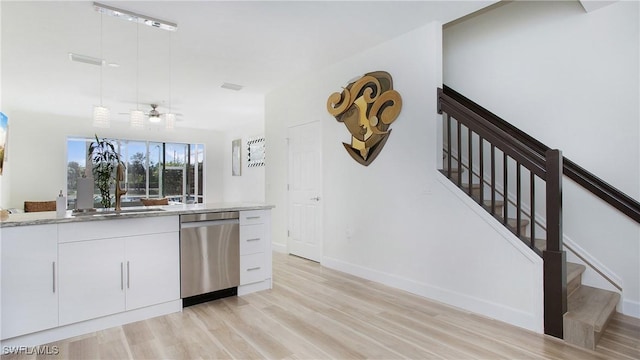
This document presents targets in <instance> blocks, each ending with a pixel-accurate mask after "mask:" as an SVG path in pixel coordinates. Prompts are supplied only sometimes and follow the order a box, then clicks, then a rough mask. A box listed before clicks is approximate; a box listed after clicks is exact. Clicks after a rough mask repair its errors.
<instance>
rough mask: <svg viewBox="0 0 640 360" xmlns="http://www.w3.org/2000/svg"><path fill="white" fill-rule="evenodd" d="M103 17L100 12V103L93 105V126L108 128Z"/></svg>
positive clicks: (109, 115)
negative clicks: (103, 103) (104, 102)
mask: <svg viewBox="0 0 640 360" xmlns="http://www.w3.org/2000/svg"><path fill="white" fill-rule="evenodd" d="M102 17H103V15H102V14H100V105H96V106H94V107H93V126H95V127H101V128H108V127H109V126H110V123H111V119H110V117H111V112H110V111H109V109H108V108H106V107H104V106H103V105H102V72H103V68H104V60H103V57H102V33H103V29H102V27H103V25H102Z"/></svg>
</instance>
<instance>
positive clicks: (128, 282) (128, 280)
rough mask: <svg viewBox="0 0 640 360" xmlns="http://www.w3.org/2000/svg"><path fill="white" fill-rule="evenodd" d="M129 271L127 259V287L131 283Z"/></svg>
mask: <svg viewBox="0 0 640 360" xmlns="http://www.w3.org/2000/svg"><path fill="white" fill-rule="evenodd" d="M130 273H131V272H130V271H129V262H128V261H127V289H128V288H129V286H130V285H131V279H130V276H129V274H130Z"/></svg>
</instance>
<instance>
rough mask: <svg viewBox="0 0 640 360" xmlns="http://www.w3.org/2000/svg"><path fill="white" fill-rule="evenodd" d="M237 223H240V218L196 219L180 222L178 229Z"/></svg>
mask: <svg viewBox="0 0 640 360" xmlns="http://www.w3.org/2000/svg"><path fill="white" fill-rule="evenodd" d="M239 223H240V220H238V219H229V220H211V221H196V222H187V223H182V224H180V229H189V228H199V227H209V226H219V225H227V224H239Z"/></svg>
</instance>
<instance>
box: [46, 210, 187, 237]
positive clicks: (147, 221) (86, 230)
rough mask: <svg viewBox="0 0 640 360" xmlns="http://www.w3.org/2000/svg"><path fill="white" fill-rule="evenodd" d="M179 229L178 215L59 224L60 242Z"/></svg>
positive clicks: (175, 230) (158, 232)
mask: <svg viewBox="0 0 640 360" xmlns="http://www.w3.org/2000/svg"><path fill="white" fill-rule="evenodd" d="M179 230H180V222H179V220H178V216H157V217H138V218H131V219H107V220H100V221H84V222H71V223H66V224H60V225H59V226H58V243H67V242H74V241H83V240H96V239H107V238H117V237H125V236H134V235H145V234H160V233H165V232H177V231H179Z"/></svg>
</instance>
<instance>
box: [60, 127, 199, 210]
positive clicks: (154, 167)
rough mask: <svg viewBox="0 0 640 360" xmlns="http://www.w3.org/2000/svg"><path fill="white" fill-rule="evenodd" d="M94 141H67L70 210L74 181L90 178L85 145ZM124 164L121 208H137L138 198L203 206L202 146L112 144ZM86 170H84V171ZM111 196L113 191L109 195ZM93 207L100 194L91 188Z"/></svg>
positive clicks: (78, 139) (158, 143) (74, 189)
mask: <svg viewBox="0 0 640 360" xmlns="http://www.w3.org/2000/svg"><path fill="white" fill-rule="evenodd" d="M92 141H94V139H85V138H68V139H67V199H68V204H67V206H68V208H70V209H74V208H75V203H76V198H77V189H78V180H77V179H78V178H80V177H82V175H83V174H85V173H86V174H87V175H89V176H91V161H90V160H88V159H87V151H88V149H89V144H91V142H92ZM112 143H113V144H114V146H115V147H116V150H117V151H118V153H119V154H120V158H121V159H122V161H123V162H124V164H125V166H126V169H125V178H126V180H125V184H123V188H125V189H126V190H127V193H126V194H125V195H124V196H123V197H122V206H138V205H141V203H140V201H139V200H140V199H141V198H163V197H167V198H169V201H173V202H180V203H202V202H204V191H203V188H204V186H203V178H204V177H203V173H204V145H203V144H182V143H162V142H150V141H133V140H118V139H115V140H113V141H112ZM87 167H88V169H87ZM111 193H112V196H113V193H114V192H113V191H112V192H111ZM94 206H95V207H100V192H99V191H98V189H97V188H94Z"/></svg>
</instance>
